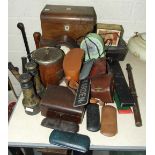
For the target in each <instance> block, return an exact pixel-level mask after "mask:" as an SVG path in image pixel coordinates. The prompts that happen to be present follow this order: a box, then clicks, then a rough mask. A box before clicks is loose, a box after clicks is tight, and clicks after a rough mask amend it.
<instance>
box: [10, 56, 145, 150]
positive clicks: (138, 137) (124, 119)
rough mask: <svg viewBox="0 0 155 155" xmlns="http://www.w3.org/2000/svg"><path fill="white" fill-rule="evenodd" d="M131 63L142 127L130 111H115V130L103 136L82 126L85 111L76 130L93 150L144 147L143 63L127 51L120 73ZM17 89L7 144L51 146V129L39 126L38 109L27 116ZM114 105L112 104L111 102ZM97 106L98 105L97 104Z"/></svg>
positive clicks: (125, 73) (83, 124) (84, 124)
mask: <svg viewBox="0 0 155 155" xmlns="http://www.w3.org/2000/svg"><path fill="white" fill-rule="evenodd" d="M127 63H130V64H131V66H132V68H133V69H132V73H133V77H134V82H135V87H136V91H137V95H138V102H139V108H140V112H141V117H142V123H143V126H142V127H136V126H135V122H134V115H133V114H118V113H117V123H118V133H117V135H115V136H114V137H106V136H104V135H102V134H101V133H100V131H98V132H90V131H88V130H87V129H86V115H85V116H84V119H83V122H82V124H80V130H79V133H80V134H84V135H88V136H89V137H90V140H91V144H90V149H96V150H113V149H119V150H120V149H121V150H144V149H145V147H146V63H145V62H143V61H141V60H139V59H138V58H137V57H135V56H133V55H131V54H130V53H128V54H127V56H126V58H125V60H124V61H120V64H121V67H122V69H123V72H124V75H125V77H126V80H127V81H128V78H127V71H126V64H127ZM22 98H23V95H22V93H21V95H20V97H19V99H18V102H17V104H16V107H15V109H14V111H13V114H12V116H11V118H10V121H9V127H8V143H9V146H20V147H35V148H43V147H49V148H54V147H57V146H54V145H52V144H50V143H49V135H50V133H51V131H52V129H49V128H45V127H42V126H41V125H40V124H41V121H42V120H43V118H44V117H43V116H42V115H41V113H39V114H37V115H34V116H30V115H27V114H26V113H25V112H24V107H23V105H22ZM113 105H114V106H115V104H113ZM100 110H101V107H100Z"/></svg>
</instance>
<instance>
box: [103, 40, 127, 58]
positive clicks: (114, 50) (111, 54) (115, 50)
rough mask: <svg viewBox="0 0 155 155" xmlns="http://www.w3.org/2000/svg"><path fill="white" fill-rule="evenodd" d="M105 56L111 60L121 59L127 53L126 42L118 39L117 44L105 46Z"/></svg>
mask: <svg viewBox="0 0 155 155" xmlns="http://www.w3.org/2000/svg"><path fill="white" fill-rule="evenodd" d="M105 51H106V57H107V58H110V59H112V60H117V61H123V60H124V59H125V57H126V55H127V53H128V48H127V44H126V43H125V41H124V40H123V39H120V40H119V43H118V46H116V47H114V46H107V47H106V50H105Z"/></svg>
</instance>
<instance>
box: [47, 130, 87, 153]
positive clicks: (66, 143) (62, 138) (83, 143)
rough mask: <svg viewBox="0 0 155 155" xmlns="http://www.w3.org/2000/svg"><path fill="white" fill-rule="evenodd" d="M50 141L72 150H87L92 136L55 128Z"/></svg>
mask: <svg viewBox="0 0 155 155" xmlns="http://www.w3.org/2000/svg"><path fill="white" fill-rule="evenodd" d="M49 142H50V143H51V144H54V145H58V146H62V147H65V148H69V149H72V150H76V151H80V152H86V151H87V150H89V147H90V138H89V137H88V136H86V135H81V134H77V133H71V132H64V131H58V130H53V131H52V133H51V134H50V137H49Z"/></svg>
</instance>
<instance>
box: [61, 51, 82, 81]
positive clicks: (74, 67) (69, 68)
mask: <svg viewBox="0 0 155 155" xmlns="http://www.w3.org/2000/svg"><path fill="white" fill-rule="evenodd" d="M83 58H84V51H83V50H82V49H80V48H73V49H71V50H70V51H69V52H68V53H67V54H66V56H65V57H64V61H63V69H64V72H65V76H66V79H67V80H74V81H77V82H78V81H79V74H80V69H81V66H82V62H83Z"/></svg>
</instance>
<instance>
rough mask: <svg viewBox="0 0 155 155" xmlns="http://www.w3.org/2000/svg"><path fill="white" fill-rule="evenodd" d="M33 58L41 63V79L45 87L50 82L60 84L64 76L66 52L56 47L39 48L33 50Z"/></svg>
mask: <svg viewBox="0 0 155 155" xmlns="http://www.w3.org/2000/svg"><path fill="white" fill-rule="evenodd" d="M32 58H33V59H34V60H35V61H36V62H37V63H38V64H39V71H40V76H41V81H42V83H43V85H44V86H45V87H47V85H48V84H51V85H58V84H59V83H60V81H61V80H62V78H63V76H64V72H63V67H62V64H63V59H64V52H63V51H62V50H61V49H59V48H56V47H44V48H39V49H37V50H35V51H33V52H32Z"/></svg>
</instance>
